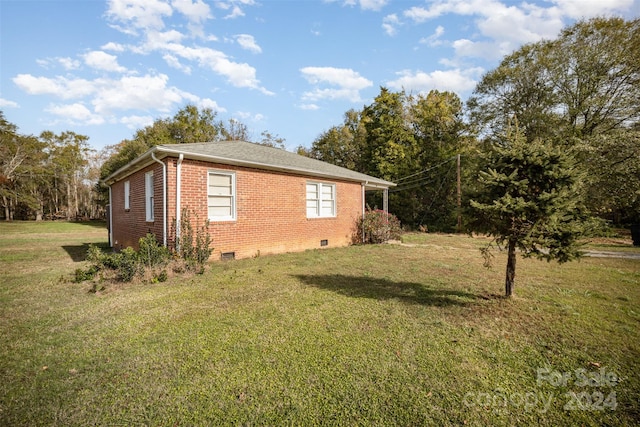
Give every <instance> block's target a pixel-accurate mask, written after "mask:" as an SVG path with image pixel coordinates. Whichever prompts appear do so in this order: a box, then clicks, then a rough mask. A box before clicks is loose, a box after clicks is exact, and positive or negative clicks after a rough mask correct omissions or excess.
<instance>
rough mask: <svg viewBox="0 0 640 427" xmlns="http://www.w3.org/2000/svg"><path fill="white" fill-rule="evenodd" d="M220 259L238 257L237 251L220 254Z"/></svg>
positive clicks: (225, 259)
mask: <svg viewBox="0 0 640 427" xmlns="http://www.w3.org/2000/svg"><path fill="white" fill-rule="evenodd" d="M220 259H221V260H223V261H228V260H231V259H236V253H235V252H223V253H221V254H220Z"/></svg>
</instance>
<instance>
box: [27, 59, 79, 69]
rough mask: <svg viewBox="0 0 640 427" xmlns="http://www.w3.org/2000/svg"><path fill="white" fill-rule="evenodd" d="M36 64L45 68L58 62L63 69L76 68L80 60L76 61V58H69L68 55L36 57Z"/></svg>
mask: <svg viewBox="0 0 640 427" xmlns="http://www.w3.org/2000/svg"><path fill="white" fill-rule="evenodd" d="M36 64H38V65H39V66H41V67H42V68H45V69H49V68H51V67H52V66H54V65H56V64H59V65H61V66H62V68H64V69H65V70H77V69H78V68H80V65H81V64H80V61H78V60H77V59H72V58H69V57H66V58H62V57H56V58H45V59H36Z"/></svg>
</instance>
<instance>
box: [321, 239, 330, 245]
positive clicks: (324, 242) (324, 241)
mask: <svg viewBox="0 0 640 427" xmlns="http://www.w3.org/2000/svg"><path fill="white" fill-rule="evenodd" d="M328 244H329V241H328V240H326V239H325V240H320V246H327V245H328Z"/></svg>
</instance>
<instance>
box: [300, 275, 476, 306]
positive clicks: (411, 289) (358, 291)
mask: <svg viewBox="0 0 640 427" xmlns="http://www.w3.org/2000/svg"><path fill="white" fill-rule="evenodd" d="M294 277H296V278H298V279H299V280H301V281H302V282H303V283H304V284H306V285H309V286H315V287H317V288H320V289H327V290H330V291H333V292H336V293H338V294H341V295H346V296H349V297H354V298H372V299H379V300H386V299H397V300H399V301H402V302H406V303H408V304H422V305H432V306H438V307H444V306H451V305H457V306H463V305H467V304H469V303H470V302H471V301H473V300H476V299H478V296H477V295H474V294H470V293H468V292H463V291H454V290H447V289H431V288H429V287H428V286H425V285H423V284H421V283H413V282H394V281H391V280H388V279H381V278H375V277H363V276H345V275H342V274H317V275H316V274H314V275H304V274H300V275H295V276H294Z"/></svg>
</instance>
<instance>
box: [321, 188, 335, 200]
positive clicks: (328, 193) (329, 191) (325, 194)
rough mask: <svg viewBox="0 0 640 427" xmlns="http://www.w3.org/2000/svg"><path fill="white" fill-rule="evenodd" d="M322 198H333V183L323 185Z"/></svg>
mask: <svg viewBox="0 0 640 427" xmlns="http://www.w3.org/2000/svg"><path fill="white" fill-rule="evenodd" d="M322 198H323V199H325V200H326V199H333V186H332V185H323V186H322Z"/></svg>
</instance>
